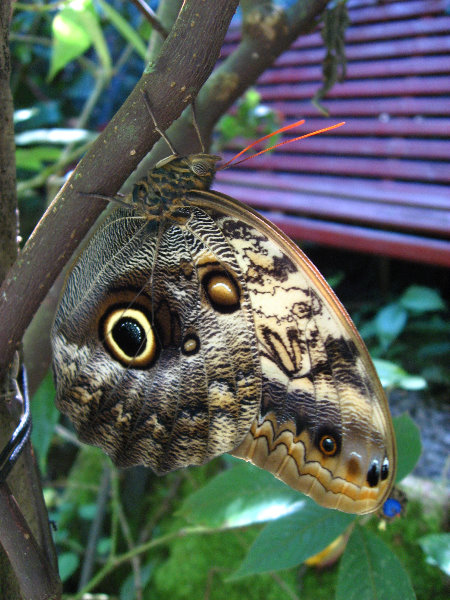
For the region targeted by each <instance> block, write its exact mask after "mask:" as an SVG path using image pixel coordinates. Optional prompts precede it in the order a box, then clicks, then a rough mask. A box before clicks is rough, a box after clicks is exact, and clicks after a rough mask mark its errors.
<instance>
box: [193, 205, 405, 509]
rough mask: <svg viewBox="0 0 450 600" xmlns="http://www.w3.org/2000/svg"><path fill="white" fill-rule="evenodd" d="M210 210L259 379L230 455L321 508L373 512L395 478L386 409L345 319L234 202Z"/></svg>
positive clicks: (287, 249) (309, 272)
mask: <svg viewBox="0 0 450 600" xmlns="http://www.w3.org/2000/svg"><path fill="white" fill-rule="evenodd" d="M209 196H210V195H208V194H207V193H198V194H197V197H196V203H198V205H199V206H202V203H203V202H204V203H209V202H212V201H213V200H214V203H215V207H216V209H215V210H216V212H217V213H221V214H222V218H217V222H218V225H219V227H220V228H221V230H222V231H223V233H224V235H225V237H226V238H227V240H228V242H229V243H230V245H232V247H233V248H235V251H236V256H237V258H238V261H239V264H240V268H241V270H242V272H243V273H244V277H245V280H246V285H247V289H248V292H249V295H250V298H251V304H252V313H253V316H254V320H255V326H256V333H257V336H258V341H259V348H260V356H261V366H262V372H263V392H262V401H261V409H260V412H259V415H258V417H257V418H256V419H255V421H254V423H253V424H252V427H251V429H250V432H249V433H248V435H247V436H246V438H245V439H244V441H243V442H242V444H241V445H240V446H239V447H237V448H236V449H235V450H234V451H233V452H232V453H233V454H234V455H235V456H238V457H240V458H244V459H245V460H249V461H251V462H253V463H254V464H256V465H257V466H260V467H262V468H265V469H267V470H269V471H271V472H272V473H274V474H275V475H276V476H277V477H279V478H280V479H282V480H283V481H285V482H286V483H287V484H288V485H290V486H291V487H293V488H295V489H298V490H299V491H302V492H304V493H306V494H309V495H310V496H311V497H312V498H313V499H314V500H316V501H317V502H318V503H320V504H322V505H324V506H327V507H331V508H338V509H339V510H343V511H345V512H353V513H366V512H372V511H374V510H376V509H377V507H378V506H380V504H382V502H383V500H384V499H385V498H386V496H387V495H388V494H389V490H390V489H391V487H392V484H393V481H394V477H395V467H396V449H395V438H394V433H393V427H392V422H391V417H390V414H389V408H388V405H387V400H386V397H385V395H384V392H383V390H382V388H381V384H380V382H379V379H378V377H377V375H376V372H375V369H374V367H373V364H372V362H371V360H370V358H369V355H368V353H367V350H366V348H365V346H364V344H363V342H362V340H361V338H360V336H359V334H358V333H357V331H356V329H355V328H354V326H353V324H352V322H351V320H350V318H349V317H348V315H347V313H346V311H345V309H344V308H343V307H342V305H341V304H340V303H339V301H338V300H337V298H336V297H335V295H334V293H333V292H332V291H331V289H330V288H329V286H328V285H327V284H326V282H325V281H324V280H323V278H322V277H321V275H320V274H319V273H318V271H317V269H316V268H315V267H314V266H313V265H312V264H311V263H310V261H309V260H308V259H307V258H306V257H305V255H304V254H303V253H302V252H301V251H300V250H299V249H298V248H297V247H296V246H295V245H294V244H293V243H292V242H291V241H290V240H289V239H288V238H286V236H284V234H282V233H281V232H280V231H279V230H278V229H277V228H276V227H274V226H273V225H272V224H270V223H269V222H267V221H266V220H265V219H263V218H262V217H260V216H259V215H258V214H256V213H254V212H253V211H251V210H250V209H248V208H246V207H243V206H242V205H240V204H239V203H238V202H236V201H235V200H233V199H231V198H227V197H225V196H223V195H221V194H213V198H211V199H209V198H208V197H209Z"/></svg>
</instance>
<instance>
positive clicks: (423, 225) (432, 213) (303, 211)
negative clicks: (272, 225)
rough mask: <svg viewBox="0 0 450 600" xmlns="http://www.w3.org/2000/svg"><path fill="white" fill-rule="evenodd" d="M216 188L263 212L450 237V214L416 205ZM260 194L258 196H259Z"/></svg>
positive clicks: (241, 188) (223, 186)
mask: <svg viewBox="0 0 450 600" xmlns="http://www.w3.org/2000/svg"><path fill="white" fill-rule="evenodd" d="M215 188H216V189H217V190H218V191H220V192H222V193H224V194H227V195H228V196H232V197H234V198H238V199H239V200H240V201H241V202H244V203H246V204H249V205H250V206H253V207H254V208H257V209H261V210H276V211H278V212H283V213H295V215H296V216H297V215H299V216H305V215H306V216H310V217H311V216H312V217H318V218H328V219H333V220H338V221H350V222H357V223H371V224H372V225H374V226H375V227H389V228H392V229H397V228H398V229H400V230H402V229H404V230H407V231H408V230H409V231H426V232H436V233H440V234H446V235H449V234H450V211H448V210H447V211H445V210H430V209H429V208H421V207H416V206H398V205H397V206H395V205H390V204H385V203H384V204H383V203H381V202H364V201H361V200H355V199H353V198H339V199H337V198H336V196H325V195H320V194H315V195H314V196H313V197H312V196H311V195H310V194H302V193H301V192H296V193H292V192H286V191H283V190H280V189H256V190H255V188H249V187H245V186H236V185H231V186H230V185H227V184H224V183H220V182H217V184H216V185H215ZM255 192H256V193H255Z"/></svg>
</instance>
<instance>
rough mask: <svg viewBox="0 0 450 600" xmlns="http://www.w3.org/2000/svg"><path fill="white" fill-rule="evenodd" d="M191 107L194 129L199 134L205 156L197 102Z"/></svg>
mask: <svg viewBox="0 0 450 600" xmlns="http://www.w3.org/2000/svg"><path fill="white" fill-rule="evenodd" d="M191 106H192V124H193V125H194V129H195V132H196V134H197V137H198V141H199V142H200V148H201V150H202V152H203V154H205V144H204V143H203V140H202V134H201V133H200V127H199V126H198V121H197V114H196V109H195V101H193V102H192V104H191Z"/></svg>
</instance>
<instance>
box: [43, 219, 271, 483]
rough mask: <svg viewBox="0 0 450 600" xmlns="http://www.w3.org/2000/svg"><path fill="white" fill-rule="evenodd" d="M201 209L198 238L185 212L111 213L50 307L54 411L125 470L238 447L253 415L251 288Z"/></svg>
mask: <svg viewBox="0 0 450 600" xmlns="http://www.w3.org/2000/svg"><path fill="white" fill-rule="evenodd" d="M197 212H198V213H200V214H198V215H196V216H195V218H194V219H193V220H195V222H196V224H197V229H198V230H199V232H198V233H197V235H193V234H192V232H191V231H190V230H189V228H188V227H187V226H186V225H185V221H186V218H183V217H180V219H179V220H180V222H179V223H178V222H176V221H173V220H169V221H167V222H165V221H164V220H163V219H153V220H147V219H145V218H142V217H139V216H136V215H133V214H132V212H131V211H127V210H123V209H120V210H117V211H115V212H114V213H113V215H112V216H110V217H109V218H108V219H107V220H106V222H105V223H104V224H103V226H102V227H101V228H100V229H99V230H98V231H97V233H96V234H95V235H94V237H93V239H92V240H91V242H90V243H89V245H88V247H87V249H86V250H85V251H84V252H83V253H82V254H81V256H80V258H79V259H78V262H77V263H76V264H75V266H74V268H73V270H72V272H71V274H70V275H69V278H68V281H67V283H66V289H65V292H64V294H63V296H62V299H61V303H60V305H59V308H58V311H57V315H56V319H55V324H54V327H53V332H52V343H53V353H54V373H55V381H56V388H57V395H56V403H57V406H58V407H59V408H60V410H61V411H62V412H64V413H66V414H68V415H69V416H70V418H71V419H72V420H73V422H74V424H75V427H76V429H77V432H78V434H79V437H80V439H82V440H83V441H85V442H87V443H91V444H94V445H97V446H100V447H101V448H103V449H104V450H105V451H106V452H107V453H108V454H109V455H110V456H111V457H112V459H113V460H114V462H115V463H116V464H119V465H121V466H129V465H133V464H145V465H148V466H150V467H152V468H153V469H154V470H155V471H156V472H158V473H163V472H167V471H170V470H173V469H176V468H179V467H183V466H187V465H191V464H201V463H203V462H205V461H206V460H209V459H211V458H213V457H214V456H217V455H218V454H222V453H224V452H227V451H230V450H232V449H233V448H234V447H236V445H238V444H239V443H240V442H241V441H242V439H243V437H244V436H245V435H246V433H247V432H248V430H249V428H250V425H251V423H252V422H253V420H254V419H255V418H256V415H257V411H258V407H259V398H260V396H261V367H260V361H259V355H258V345H257V339H256V335H255V327H254V321H253V317H252V313H251V305H250V301H249V298H248V294H247V292H246V291H245V289H242V288H241V287H240V285H239V283H238V280H239V278H242V275H241V274H240V273H239V265H238V264H237V262H236V259H235V256H234V254H233V253H232V252H231V251H230V247H229V245H228V244H227V243H226V242H225V241H224V240H223V236H222V235H221V233H220V231H219V230H218V229H217V227H215V226H213V225H214V223H213V222H212V221H211V219H209V221H208V218H207V215H206V214H204V213H202V212H201V211H197ZM189 215H190V211H188V216H189ZM202 215H203V217H205V218H206V222H204V221H205V218H203V220H202ZM224 244H225V246H224ZM213 250H214V251H215V252H216V254H220V256H221V259H220V261H218V260H217V258H216V256H215V255H214V252H213Z"/></svg>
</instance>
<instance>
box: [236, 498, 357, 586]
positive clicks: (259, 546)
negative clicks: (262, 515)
mask: <svg viewBox="0 0 450 600" xmlns="http://www.w3.org/2000/svg"><path fill="white" fill-rule="evenodd" d="M355 518H356V517H355V515H349V514H346V513H342V512H338V511H335V510H329V509H327V508H323V507H322V506H319V505H318V504H315V502H313V501H312V500H311V499H309V498H306V497H305V499H304V501H303V502H302V504H301V506H300V508H299V510H297V511H296V512H294V513H292V514H290V515H288V516H286V517H282V518H281V519H277V520H276V521H272V522H271V523H269V524H268V525H266V527H264V529H263V530H262V531H261V533H260V534H259V536H258V537H257V538H256V540H255V541H254V542H253V544H252V546H251V547H250V550H249V551H248V554H247V556H246V557H245V559H244V561H243V562H242V564H241V566H240V567H239V569H238V570H237V571H236V573H234V575H233V576H232V579H235V578H237V577H243V576H245V575H250V574H253V573H264V572H267V571H276V570H278V569H288V568H290V567H294V566H295V565H298V564H300V563H301V562H303V561H305V560H306V559H307V558H309V557H310V556H313V555H314V554H317V553H318V552H320V551H321V550H323V549H324V548H326V547H327V546H328V545H329V544H331V542H332V541H333V540H335V539H336V538H337V537H338V536H339V535H341V533H343V531H344V530H345V529H346V528H347V527H348V526H349V525H350V524H351V523H352V522H353V521H354V520H355Z"/></svg>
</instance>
